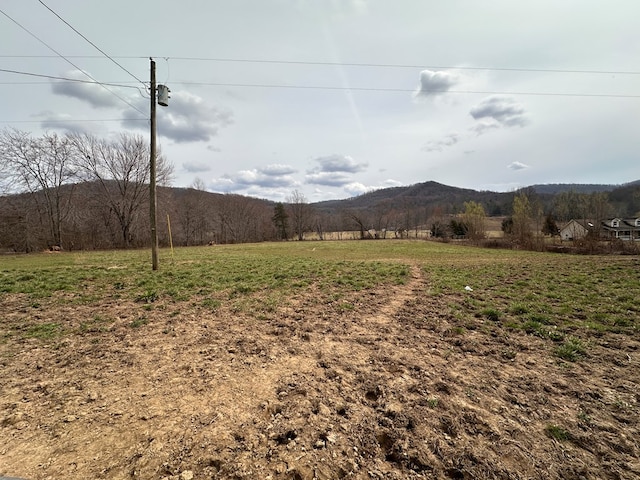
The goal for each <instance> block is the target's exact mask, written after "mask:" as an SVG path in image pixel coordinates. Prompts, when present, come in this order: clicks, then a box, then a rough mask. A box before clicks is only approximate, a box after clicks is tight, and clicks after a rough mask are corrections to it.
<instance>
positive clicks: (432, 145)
mask: <svg viewBox="0 0 640 480" xmlns="http://www.w3.org/2000/svg"><path fill="white" fill-rule="evenodd" d="M459 141H460V134H459V133H458V132H451V133H448V134H447V135H445V136H444V137H442V138H441V139H440V140H430V141H429V142H427V144H426V145H425V146H424V147H422V150H424V151H425V152H442V151H443V150H444V148H445V147H451V146H453V145H455V144H456V143H458V142H459Z"/></svg>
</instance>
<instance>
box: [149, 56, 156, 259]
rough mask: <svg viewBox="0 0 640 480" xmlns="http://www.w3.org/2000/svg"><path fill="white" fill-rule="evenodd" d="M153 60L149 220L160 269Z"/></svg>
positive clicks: (152, 63)
mask: <svg viewBox="0 0 640 480" xmlns="http://www.w3.org/2000/svg"><path fill="white" fill-rule="evenodd" d="M149 60H150V61H151V145H150V148H149V151H150V157H151V158H150V159H149V169H150V176H149V221H150V223H151V268H152V269H153V270H158V223H157V219H156V207H157V200H156V62H154V61H153V58H149Z"/></svg>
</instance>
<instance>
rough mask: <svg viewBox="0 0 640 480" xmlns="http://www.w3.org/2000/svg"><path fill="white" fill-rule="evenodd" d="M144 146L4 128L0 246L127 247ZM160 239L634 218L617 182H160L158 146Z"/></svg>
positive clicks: (509, 233)
mask: <svg viewBox="0 0 640 480" xmlns="http://www.w3.org/2000/svg"><path fill="white" fill-rule="evenodd" d="M148 160H149V147H148V143H147V141H146V139H145V138H144V137H142V136H140V135H135V134H131V133H122V134H121V135H120V136H118V137H117V138H115V139H102V138H98V137H95V136H93V135H89V134H79V133H73V134H67V135H58V134H55V133H45V134H43V135H42V136H39V137H36V136H32V135H31V134H30V133H28V132H22V131H19V130H14V129H5V130H3V131H1V132H0V195H1V196H0V250H2V251H16V252H30V251H38V250H43V249H47V248H52V247H56V248H58V247H59V248H62V249H66V250H72V249H86V250H91V249H111V248H135V247H141V246H144V245H147V244H148V241H149V240H148V238H149V230H150V227H149V215H148V213H149V188H148V184H149V168H148V163H149V162H148ZM157 168H158V173H157V181H158V185H159V188H158V219H159V225H158V235H159V241H160V244H161V245H168V244H169V242H170V238H169V231H171V239H172V241H173V244H174V245H185V246H188V245H203V244H208V243H246V242H261V241H269V240H284V239H296V240H305V239H310V238H314V239H319V240H323V239H327V238H363V239H364V238H389V237H392V238H399V237H401V238H407V237H411V238H416V237H424V236H433V237H440V238H451V237H456V236H464V237H465V238H469V239H472V240H480V239H482V238H484V237H485V236H486V233H487V232H486V226H485V220H486V218H487V217H503V219H504V220H503V222H502V230H503V231H504V232H505V236H506V237H507V238H508V239H509V241H511V242H512V243H514V244H518V245H528V246H531V245H530V244H531V243H532V241H533V240H532V239H534V238H537V237H538V235H542V234H547V235H551V236H553V235H555V234H557V232H558V226H559V225H561V224H562V223H563V222H566V221H569V220H570V219H589V220H591V221H594V222H595V223H596V225H598V224H599V222H600V220H602V219H605V218H610V217H612V216H619V217H637V216H640V182H633V183H629V184H625V185H623V186H617V187H616V186H603V185H573V186H562V185H538V186H533V187H529V188H526V189H522V190H519V191H516V192H508V193H496V192H488V191H480V192H479V191H475V190H469V189H462V188H455V187H449V186H446V185H442V184H439V183H436V182H425V183H419V184H415V185H412V186H408V187H395V188H387V189H381V190H376V191H372V192H369V193H366V194H364V195H360V196H358V197H354V198H350V199H345V200H332V201H325V202H318V203H309V202H308V201H307V199H306V198H305V197H304V195H303V194H301V193H300V192H298V191H297V190H295V191H293V192H291V194H290V196H289V197H287V199H286V202H284V203H275V202H271V201H268V200H263V199H257V198H252V197H245V196H241V195H234V194H215V193H210V192H207V191H205V185H204V183H203V182H202V181H201V180H196V181H195V182H194V184H193V185H192V186H191V187H190V188H171V187H170V184H171V178H172V173H173V171H172V167H171V164H170V163H169V162H168V161H167V159H166V158H165V157H164V156H162V154H158V158H157Z"/></svg>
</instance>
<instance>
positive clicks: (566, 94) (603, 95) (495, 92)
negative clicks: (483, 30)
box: [0, 68, 640, 98]
mask: <svg viewBox="0 0 640 480" xmlns="http://www.w3.org/2000/svg"><path fill="white" fill-rule="evenodd" d="M0 72H5V73H13V74H17V75H26V76H32V77H41V78H49V79H53V80H58V81H60V82H75V83H88V84H97V85H109V86H111V87H122V88H135V89H138V87H137V86H135V85H126V84H125V83H124V82H118V83H106V82H98V81H90V80H81V79H75V78H68V77H60V76H55V75H44V74H39V73H31V72H22V71H18V70H9V69H4V68H0ZM34 83H35V84H42V85H48V84H49V82H0V84H5V85H6V84H11V85H15V84H34ZM176 83H178V84H181V85H194V86H213V87H238V88H282V89H297V90H350V91H357V92H397V93H415V92H416V89H406V88H376V87H335V86H326V85H277V84H266V83H219V82H188V81H177V82H176ZM424 93H427V94H434V95H435V94H450V93H453V94H470V95H472V94H476V95H522V96H539V97H543V96H547V97H585V98H640V95H629V94H615V93H571V92H526V91H498V90H428V91H425V92H424Z"/></svg>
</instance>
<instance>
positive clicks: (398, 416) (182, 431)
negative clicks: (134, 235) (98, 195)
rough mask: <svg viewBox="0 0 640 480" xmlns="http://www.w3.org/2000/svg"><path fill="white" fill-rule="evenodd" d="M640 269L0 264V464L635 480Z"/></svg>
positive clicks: (114, 260) (319, 259)
mask: <svg viewBox="0 0 640 480" xmlns="http://www.w3.org/2000/svg"><path fill="white" fill-rule="evenodd" d="M638 299H640V259H639V258H638V257H637V256H577V255H559V254H548V253H536V252H521V251H508V250H498V249H480V248H473V247H465V246H460V245H453V244H443V243H435V242H425V241H407V240H384V241H343V242H338V241H332V242H289V243H264V244H251V245H228V246H213V247H198V248H180V249H176V250H175V252H174V253H173V254H171V252H170V251H169V250H162V251H161V256H160V270H159V271H157V272H153V271H152V270H151V267H150V253H149V252H147V251H115V252H78V253H66V252H65V253H51V254H39V255H28V256H6V257H1V258H0V307H1V310H0V311H1V312H2V313H0V319H1V321H0V366H2V373H0V384H1V385H4V387H3V395H2V398H1V399H0V402H1V403H0V436H1V437H2V438H5V439H10V441H7V442H5V443H4V446H0V475H3V474H4V475H14V476H24V477H28V478H61V477H62V476H64V477H65V478H162V477H165V478H175V479H180V478H188V477H189V476H190V475H194V478H300V479H307V478H309V479H313V478H518V479H519V478H523V479H524V478H576V479H577V478H640V477H639V475H638V472H639V471H640V461H639V455H640V446H639V444H638V441H639V440H638V438H640V436H639V435H638V433H640V431H639V424H638V401H639V400H640V390H639V389H638V387H639V385H638V384H639V379H640V370H639V369H638V367H640V357H639V355H640V351H639V350H638V347H639V346H640V344H639V342H638V333H639V332H638V330H639V328H640V303H639V302H638Z"/></svg>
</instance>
